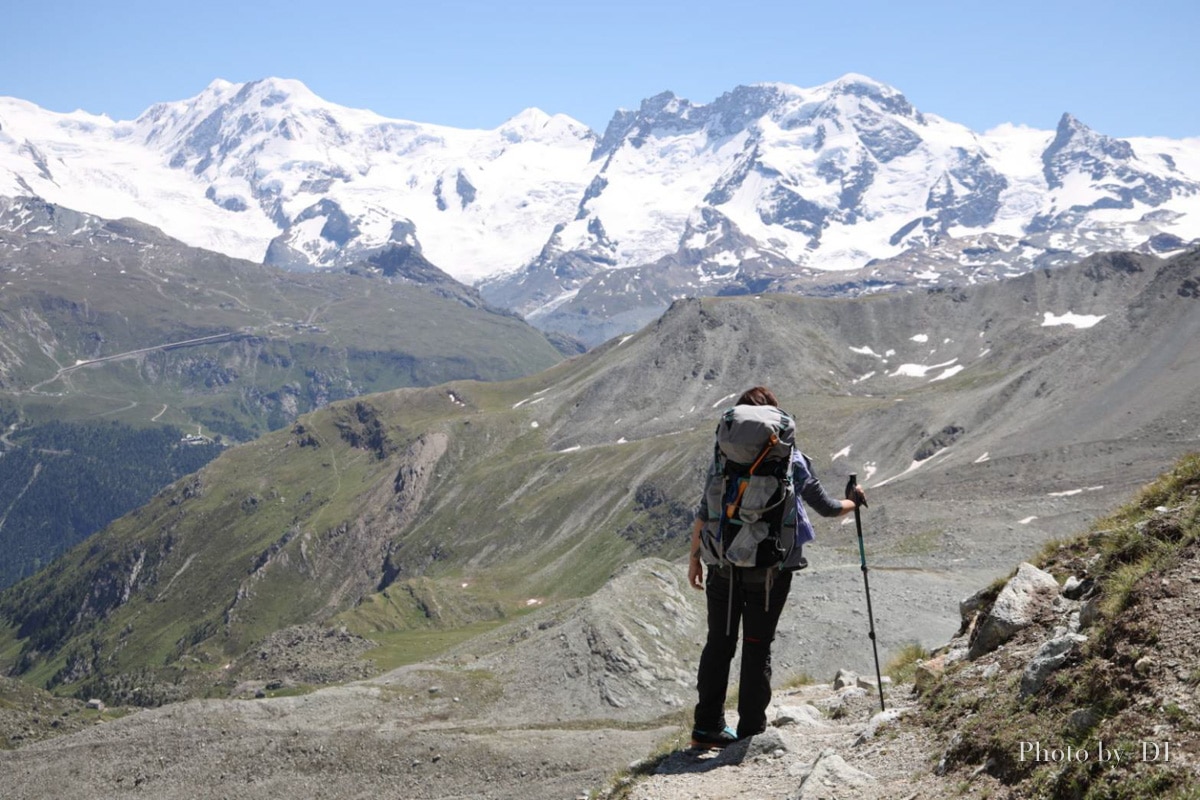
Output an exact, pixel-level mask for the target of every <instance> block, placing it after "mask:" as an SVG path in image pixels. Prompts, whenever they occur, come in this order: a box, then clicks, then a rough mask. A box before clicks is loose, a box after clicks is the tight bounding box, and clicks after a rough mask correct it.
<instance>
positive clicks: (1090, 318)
mask: <svg viewBox="0 0 1200 800" xmlns="http://www.w3.org/2000/svg"><path fill="white" fill-rule="evenodd" d="M1042 316H1043V320H1042V327H1043V328H1048V327H1050V326H1052V325H1071V326H1073V327H1076V328H1090V327H1092V326H1093V325H1095V324H1096V323H1097V322H1099V321H1100V320H1102V319H1104V318H1105V317H1106V316H1108V315H1107V314H1100V315H1099V316H1097V315H1095V314H1073V313H1071V312H1070V311H1068V312H1067V313H1065V314H1053V313H1051V312H1049V311H1047V312H1045V313H1044V314H1043V315H1042Z"/></svg>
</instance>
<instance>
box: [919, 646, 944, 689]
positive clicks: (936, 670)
mask: <svg viewBox="0 0 1200 800" xmlns="http://www.w3.org/2000/svg"><path fill="white" fill-rule="evenodd" d="M945 671H946V654H945V653H943V654H941V655H939V656H936V657H934V658H931V659H929V660H927V661H922V662H921V663H919V664H917V670H916V672H914V673H913V691H914V692H916V693H917V694H925V693H926V692H928V691H929V690H930V689H932V688H933V687H934V686H936V685H937V682H938V681H940V680H941V679H942V673H944V672H945Z"/></svg>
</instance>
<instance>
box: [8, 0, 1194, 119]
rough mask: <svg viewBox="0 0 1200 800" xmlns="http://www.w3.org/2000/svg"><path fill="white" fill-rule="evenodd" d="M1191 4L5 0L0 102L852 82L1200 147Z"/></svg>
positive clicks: (483, 109)
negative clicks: (231, 84)
mask: <svg viewBox="0 0 1200 800" xmlns="http://www.w3.org/2000/svg"><path fill="white" fill-rule="evenodd" d="M1198 6H1200V4H1195V3H1193V2H1191V0H1142V1H1141V2H1138V3H1128V2H1109V1H1107V0H1094V1H1093V2H1054V0H1042V2H1027V0H1013V2H999V1H998V0H993V2H986V3H984V2H975V1H973V0H962V1H961V2H924V1H923V0H914V2H907V3H904V2H852V0H840V2H839V1H837V0H826V2H823V3H819V4H817V3H808V2H799V1H795V0H794V1H793V2H774V1H773V0H772V1H770V2H753V0H751V1H750V2H742V3H738V4H734V3H730V2H712V1H711V0H691V1H690V2H675V1H673V0H672V1H671V2H653V0H647V2H638V3H635V2H626V0H607V1H604V2H589V3H581V2H567V1H566V0H563V1H562V2H557V3H552V2H543V1H542V0H518V1H516V2H509V3H485V2H473V1H471V0H442V1H440V2H439V0H426V1H425V2H421V3H410V2H395V1H393V2H359V3H355V2H342V3H337V2H329V1H328V0H322V2H309V1H308V0H296V1H295V2H289V3H283V2H260V3H254V2H251V1H250V0H246V2H226V0H206V2H204V3H188V4H175V3H170V2H140V1H139V2H120V0H118V1H117V2H113V3H95V2H76V1H75V0H63V1H62V2H55V3H12V4H9V7H8V8H6V10H5V13H4V25H3V29H0V95H11V96H15V97H20V98H23V99H26V100H30V101H32V102H34V103H37V104H38V105H40V106H43V107H45V108H49V109H52V110H55V111H71V110H74V109H76V108H83V109H85V110H87V111H90V112H93V113H102V112H103V113H107V114H108V115H109V116H111V117H114V118H116V119H132V118H133V117H135V116H137V115H138V114H139V113H140V112H141V111H143V110H144V109H145V108H146V107H147V106H149V105H150V104H151V103H154V102H158V101H164V100H179V99H183V98H186V97H190V96H193V95H195V94H197V93H199V92H200V90H202V89H203V88H204V87H205V86H206V85H207V84H208V83H209V82H210V81H211V80H212V79H214V78H217V77H221V78H225V79H227V80H231V81H235V82H241V81H247V80H254V79H256V78H262V77H267V76H278V77H285V78H297V79H299V80H301V81H303V82H305V83H306V84H307V85H308V86H309V87H310V88H311V89H312V90H313V91H314V92H316V93H317V94H319V95H321V96H322V97H324V98H325V99H326V100H328V101H330V102H334V103H337V104H340V105H345V106H351V107H355V108H370V109H372V110H374V111H376V112H378V113H380V114H383V115H385V116H389V117H397V118H403V119H411V120H417V121H421V122H436V123H441V124H446V125H455V126H460V127H486V128H491V127H495V126H496V125H499V124H500V123H501V122H502V121H504V120H505V119H507V118H508V117H510V116H512V115H514V114H516V113H517V112H519V111H520V110H521V109H523V108H526V107H529V106H537V107H538V108H541V109H542V110H544V111H548V112H550V113H564V114H568V115H570V116H573V117H575V118H577V119H579V120H581V121H583V122H585V123H587V124H588V125H590V126H592V127H593V128H596V129H597V130H603V127H604V125H605V124H606V123H607V122H608V120H609V118H610V117H611V115H612V113H613V111H614V110H616V109H617V108H621V107H625V108H631V107H636V106H637V104H638V103H639V102H640V101H641V100H642V99H643V98H645V97H649V96H651V95H653V94H657V93H658V92H660V91H662V90H664V89H670V90H672V91H674V92H676V93H677V94H679V95H681V96H683V97H686V98H688V99H690V100H692V101H693V102H697V103H704V102H709V101H711V100H713V99H714V98H715V97H717V96H718V95H720V94H721V93H722V92H724V91H727V90H729V89H731V88H733V87H734V86H736V85H738V84H741V83H753V82H759V81H781V82H785V83H792V84H796V85H799V86H815V85H817V84H820V83H824V82H826V81H829V80H833V79H834V78H837V77H838V76H840V75H842V74H844V73H847V72H858V73H862V74H864V75H869V76H870V77H872V78H875V79H877V80H881V81H884V82H885V83H889V84H891V85H893V86H895V87H896V88H898V89H900V90H901V91H903V92H904V93H905V94H906V95H907V96H908V98H909V100H910V101H912V103H913V104H914V105H916V106H917V107H918V108H919V109H921V110H922V111H926V112H929V113H934V114H938V115H940V116H943V117H946V118H948V119H951V120H954V121H955V122H960V123H963V124H965V125H967V126H969V127H971V128H973V129H975V130H979V131H982V130H986V129H988V128H990V127H992V126H994V125H996V124H998V123H1001V122H1016V123H1023V124H1027V125H1030V126H1033V127H1037V128H1047V129H1048V128H1053V127H1054V125H1055V124H1056V123H1057V121H1058V118H1059V117H1060V116H1061V114H1062V113H1063V112H1064V111H1070V112H1071V113H1073V114H1074V115H1075V116H1077V117H1079V118H1080V119H1081V120H1082V121H1083V122H1085V123H1087V124H1088V125H1090V126H1091V127H1093V128H1095V129H1096V130H1098V131H1100V132H1103V133H1107V134H1109V135H1113V136H1172V137H1184V136H1200V103H1197V102H1196V101H1197V86H1198V84H1200V67H1198V64H1200V59H1198V58H1196V57H1195V55H1194V49H1195V42H1194V39H1193V37H1194V34H1195V31H1196V29H1197V23H1198V22H1200V11H1197V7H1198Z"/></svg>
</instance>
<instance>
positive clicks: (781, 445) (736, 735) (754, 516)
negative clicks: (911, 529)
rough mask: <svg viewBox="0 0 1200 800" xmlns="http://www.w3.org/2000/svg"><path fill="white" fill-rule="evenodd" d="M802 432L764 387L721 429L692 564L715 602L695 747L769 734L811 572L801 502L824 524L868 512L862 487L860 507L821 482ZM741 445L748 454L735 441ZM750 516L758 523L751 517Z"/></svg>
mask: <svg viewBox="0 0 1200 800" xmlns="http://www.w3.org/2000/svg"><path fill="white" fill-rule="evenodd" d="M747 407H753V408H747ZM794 432H795V425H794V421H793V420H792V418H791V416H790V415H789V414H787V413H786V412H784V411H782V410H780V409H779V401H778V400H777V399H776V397H775V395H774V394H773V393H772V392H771V390H770V389H767V388H766V387H764V386H755V387H754V388H753V389H749V390H747V391H746V392H745V393H744V394H742V396H741V397H739V398H738V400H737V403H736V405H735V406H734V407H733V408H731V409H730V410H728V411H726V412H725V414H724V415H723V417H722V421H721V423H720V424H719V425H718V427H717V442H716V445H715V446H714V456H713V463H712V465H711V466H710V467H709V471H708V476H707V478H706V481H705V491H704V495H703V497H702V498H701V500H700V505H699V506H698V508H697V509H696V520H695V524H694V525H693V526H692V543H691V559H690V561H689V563H688V582H689V583H690V584H691V585H692V586H693V587H695V588H696V589H703V590H704V591H705V594H706V596H707V602H708V638H707V641H706V642H705V644H704V650H703V652H702V653H701V654H700V667H699V670H698V674H697V678H696V690H697V693H698V694H699V698H700V699H699V702H697V703H696V710H695V719H694V726H693V729H692V745H693V746H695V747H724V746H725V745H727V744H730V743H732V742H734V741H736V740H738V739H745V738H747V737H750V736H754V735H755V734H758V733H762V732H763V731H765V730H766V728H767V715H766V712H767V704H768V703H769V702H770V700H771V642H772V641H773V640H774V638H775V627H776V625H777V624H778V622H779V615H780V613H781V612H782V611H783V605H784V601H785V600H786V599H787V596H788V591H789V590H790V589H791V586H792V572H794V571H796V570H798V569H803V568H804V567H805V566H807V565H808V562H807V561H805V560H804V557H803V553H802V548H803V544H804V543H805V542H807V541H811V540H812V539H813V531H812V527H811V525H810V524H809V521H808V518H807V516H806V515H805V513H804V508H803V506H802V505H801V504H800V502H798V500H797V498H802V499H803V500H804V502H805V503H807V504H808V505H809V506H810V507H812V508H813V509H814V510H815V511H816V512H817V513H818V514H820V515H821V516H824V517H840V516H842V515H844V514H849V513H852V512H853V511H854V509H855V504H856V503H860V504H863V505H865V504H866V495H865V494H864V493H863V490H862V488H861V487H855V489H854V491H853V494H854V499H847V500H837V499H834V498H833V497H831V496H830V495H829V494H828V493H827V492H826V491H825V488H824V487H823V486H822V485H821V482H820V481H819V480H818V479H817V477H816V475H814V474H813V471H812V462H811V461H810V460H809V459H808V457H807V456H805V455H804V454H803V453H801V452H800V450H799V448H797V447H795V442H794ZM767 433H769V434H770V435H769V437H768V436H767V435H765V434H767ZM739 435H740V436H741V437H742V441H741V442H740V450H739V449H738V447H739V443H738V442H737V441H734V440H735V439H736V438H737V437H738V436H739ZM756 437H757V438H756ZM763 439H767V440H768V441H763ZM727 452H731V453H734V456H730V455H727V454H726V453H727ZM739 453H740V454H741V455H738V454H739ZM755 453H757V457H756V455H755ZM747 475H749V476H753V477H748V478H746V476H747ZM727 476H739V477H741V478H743V480H732V479H730V477H727ZM789 478H790V480H789ZM747 486H748V487H749V489H747ZM756 491H757V495H756V494H755V493H756ZM748 508H753V509H754V513H746V510H747V509H748ZM760 512H761V513H760ZM736 517H742V518H743V521H742V522H741V524H731V520H733V519H734V518H736ZM702 533H703V536H702V535H701V534H702ZM704 565H707V566H708V578H707V580H705V578H704ZM739 624H740V626H741V628H742V630H743V643H742V664H741V677H740V684H739V693H738V726H737V730H736V731H735V730H733V728H731V727H728V726H727V725H726V724H725V691H726V687H727V686H728V683H729V666H730V662H731V661H732V660H733V654H734V651H735V650H736V649H737V642H738V627H739Z"/></svg>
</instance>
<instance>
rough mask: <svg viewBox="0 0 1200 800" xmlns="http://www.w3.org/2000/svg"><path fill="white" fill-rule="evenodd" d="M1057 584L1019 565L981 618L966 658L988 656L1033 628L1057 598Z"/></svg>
mask: <svg viewBox="0 0 1200 800" xmlns="http://www.w3.org/2000/svg"><path fill="white" fill-rule="evenodd" d="M1058 592H1059V588H1058V581H1056V580H1054V576H1053V575H1051V574H1050V573H1048V572H1045V571H1043V570H1040V569H1038V568H1037V567H1035V566H1034V565H1032V564H1029V563H1022V564H1021V565H1020V566H1019V567H1017V574H1016V575H1014V576H1013V577H1012V578H1011V579H1010V580H1009V581H1008V583H1006V584H1005V585H1004V588H1003V589H1001V590H1000V594H999V595H998V596H997V597H996V602H995V603H993V604H992V608H991V610H990V611H988V613H987V615H986V616H985V617H984V618H983V621H982V622H980V623H979V624H978V625H977V626H976V628H975V633H974V635H973V636H972V637H971V647H970V650H969V652H968V654H967V655H968V658H971V659H972V660H974V659H976V658H979V657H980V656H981V655H984V654H985V653H990V652H991V651H993V650H995V649H996V648H997V647H999V646H1000V645H1002V644H1004V643H1005V642H1006V641H1008V640H1009V639H1011V638H1012V636H1013V634H1015V633H1016V632H1017V631H1019V630H1021V629H1022V628H1025V627H1028V626H1029V625H1031V624H1033V621H1034V620H1035V619H1036V618H1037V615H1038V612H1039V611H1041V610H1042V609H1043V608H1046V607H1048V606H1049V605H1050V604H1051V603H1053V601H1054V598H1056V597H1057V596H1058Z"/></svg>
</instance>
